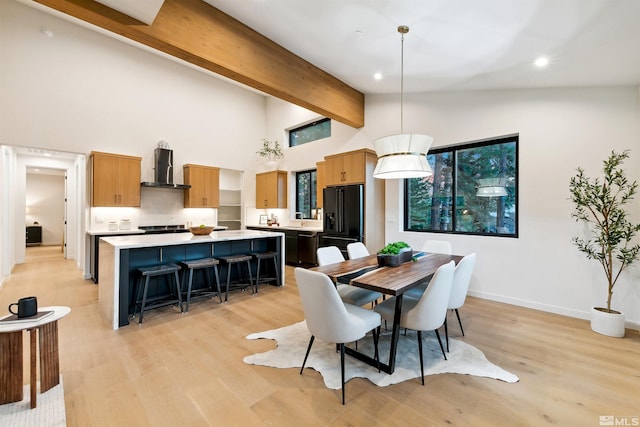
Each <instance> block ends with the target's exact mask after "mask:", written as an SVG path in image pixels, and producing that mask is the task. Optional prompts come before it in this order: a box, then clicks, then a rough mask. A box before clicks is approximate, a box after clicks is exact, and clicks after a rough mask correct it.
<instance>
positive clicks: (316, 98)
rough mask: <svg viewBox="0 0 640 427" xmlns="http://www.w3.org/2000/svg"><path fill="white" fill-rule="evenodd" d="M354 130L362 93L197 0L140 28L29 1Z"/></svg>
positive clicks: (186, 0)
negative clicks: (313, 112)
mask: <svg viewBox="0 0 640 427" xmlns="http://www.w3.org/2000/svg"><path fill="white" fill-rule="evenodd" d="M33 1H35V2H37V3H39V4H42V5H44V6H47V7H50V8H52V9H55V10H57V11H60V12H62V13H65V14H67V15H70V16H73V17H75V18H78V19H80V20H83V21H85V22H88V23H90V24H93V25H96V26H98V27H101V28H104V29H105V30H108V31H111V32H113V33H116V34H119V35H121V36H124V37H126V38H129V39H131V40H135V41H136V42H139V43H142V44H144V45H147V46H149V47H152V48H154V49H157V50H159V51H162V52H164V53H167V54H169V55H172V56H174V57H176V58H180V59H182V60H184V61H187V62H190V63H192V64H195V65H198V66H200V67H202V68H205V69H207V70H210V71H213V72H214V73H217V74H220V75H222V76H225V77H227V78H229V79H232V80H235V81H237V82H239V83H242V84H245V85H247V86H249V87H252V88H254V89H258V90H260V91H262V92H264V93H267V94H269V95H273V96H275V97H277V98H280V99H282V100H285V101H287V102H291V103H292V104H296V105H299V106H301V107H304V108H307V109H309V110H311V111H315V112H316V113H318V114H321V115H323V116H326V117H329V118H331V119H334V120H337V121H339V122H342V123H345V124H347V125H349V126H352V127H354V128H361V127H363V126H364V94H363V93H361V92H359V91H357V90H355V89H354V88H352V87H350V86H348V85H347V84H345V83H344V82H342V81H340V80H338V79H337V78H335V77H333V76H332V75H330V74H328V73H326V72H325V71H323V70H321V69H319V68H318V67H316V66H314V65H313V64H311V63H309V62H307V61H305V60H304V59H302V58H300V57H299V56H296V55H294V54H293V53H291V52H289V51H288V50H286V49H284V48H283V47H282V46H280V45H278V44H276V43H274V42H273V41H271V40H270V39H268V38H266V37H264V36H263V35H261V34H259V33H257V32H256V31H254V30H252V29H251V28H249V27H247V26H246V25H244V24H243V23H241V22H240V21H238V20H236V19H234V18H232V17H230V16H229V15H227V14H225V13H223V12H222V11H220V10H218V9H216V8H214V7H212V6H210V5H209V4H207V3H205V2H204V1H201V0H165V1H164V4H163V5H162V7H161V8H160V11H159V12H158V15H157V16H156V19H155V20H154V22H153V24H152V25H146V24H144V23H142V22H140V21H138V20H136V19H134V18H131V17H129V16H127V15H125V14H123V13H120V12H118V11H116V10H114V9H111V8H109V7H107V6H104V5H102V4H101V3H98V2H96V1H93V0H33Z"/></svg>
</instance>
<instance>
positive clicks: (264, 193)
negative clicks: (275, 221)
mask: <svg viewBox="0 0 640 427" xmlns="http://www.w3.org/2000/svg"><path fill="white" fill-rule="evenodd" d="M256 208H258V209H260V208H271V209H286V208H287V172H286V171H281V170H276V171H272V172H264V173H258V174H256Z"/></svg>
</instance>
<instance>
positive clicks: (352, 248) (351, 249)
mask: <svg viewBox="0 0 640 427" xmlns="http://www.w3.org/2000/svg"><path fill="white" fill-rule="evenodd" d="M347 254H349V259H356V258H363V257H366V256H369V255H370V254H369V250H368V249H367V247H366V246H365V245H364V243H362V242H353V243H349V244H348V245H347Z"/></svg>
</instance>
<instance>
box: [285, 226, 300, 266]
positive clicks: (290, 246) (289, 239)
mask: <svg viewBox="0 0 640 427" xmlns="http://www.w3.org/2000/svg"><path fill="white" fill-rule="evenodd" d="M282 231H284V249H285V254H284V262H285V263H286V264H289V265H298V232H297V231H289V230H282Z"/></svg>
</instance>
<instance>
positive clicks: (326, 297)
mask: <svg viewBox="0 0 640 427" xmlns="http://www.w3.org/2000/svg"><path fill="white" fill-rule="evenodd" d="M294 272H295V277H296V283H297V285H298V292H299V293H300V299H301V300H302V308H303V310H304V317H305V322H306V324H307V328H308V329H309V332H311V338H310V339H309V346H308V347H307V352H306V353H305V355H304V360H303V362H302V367H301V368H300V375H302V371H303V370H304V366H305V364H306V363H307V357H308V356H309V352H310V351H311V346H312V345H313V341H314V339H315V338H316V337H318V338H320V339H321V340H323V341H327V342H332V343H336V344H338V346H339V347H340V373H341V376H342V404H343V405H344V403H345V399H344V344H345V343H349V342H354V341H357V340H359V339H361V338H364V336H365V335H366V334H367V332H369V331H372V335H373V344H374V358H375V360H376V361H379V356H378V334H379V326H380V314H378V313H376V312H375V311H371V310H366V309H364V308H361V307H357V306H355V305H351V304H345V303H343V302H342V301H341V300H340V296H339V295H338V292H337V291H336V288H335V286H333V282H332V281H331V279H330V278H329V276H327V275H326V274H324V273H320V272H317V271H311V270H306V269H304V268H300V267H296V269H295V271H294Z"/></svg>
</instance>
